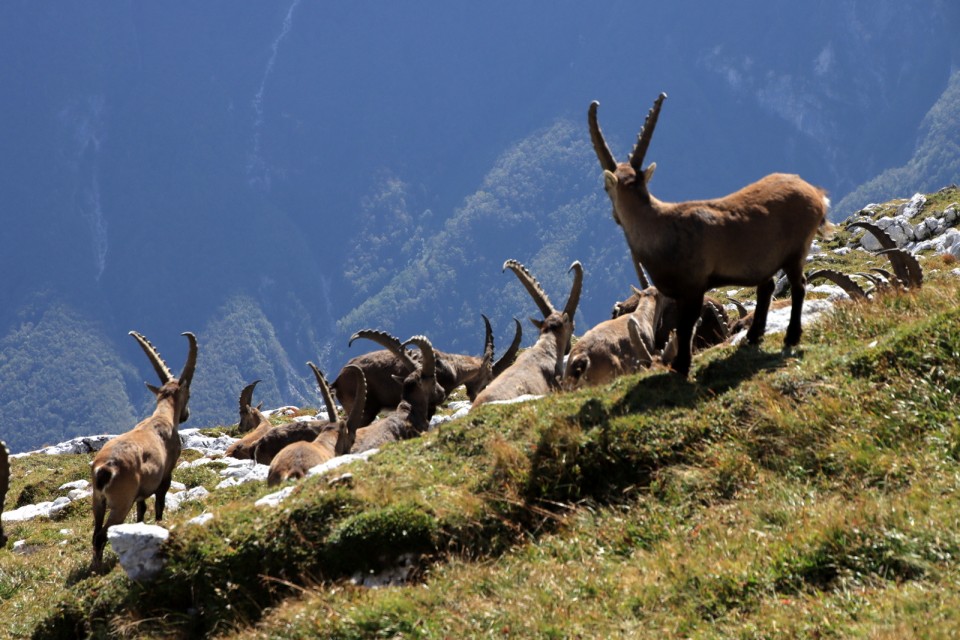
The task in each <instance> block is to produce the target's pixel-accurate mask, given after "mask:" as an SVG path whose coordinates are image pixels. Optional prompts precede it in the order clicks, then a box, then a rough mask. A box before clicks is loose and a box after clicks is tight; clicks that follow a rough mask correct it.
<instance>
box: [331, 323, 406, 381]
mask: <svg viewBox="0 0 960 640" xmlns="http://www.w3.org/2000/svg"><path fill="white" fill-rule="evenodd" d="M360 338H366V339H367V340H371V341H373V342H376V343H377V344H379V345H380V346H381V347H385V348H386V349H387V350H388V351H390V353H392V354H393V355H395V356H397V357H398V358H400V360H402V361H403V364H404V365H405V366H406V367H407V370H408V371H413V370H414V369H416V368H417V363H416V362H414V361H413V358H411V357H410V354H409V353H407V350H406V349H404V348H403V345H402V344H400V339H399V338H396V337H394V336H392V335H390V334H389V333H387V332H386V331H377V330H376V329H361V330H360V331H357V332H356V333H355V334H353V335H352V336H350V342H348V343H347V346H348V347H349V346H351V345H353V341H354V340H358V339H360Z"/></svg>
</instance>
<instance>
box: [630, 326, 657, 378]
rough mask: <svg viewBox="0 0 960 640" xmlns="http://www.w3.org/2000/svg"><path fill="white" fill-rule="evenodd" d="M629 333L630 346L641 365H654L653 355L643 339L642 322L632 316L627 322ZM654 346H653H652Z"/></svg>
mask: <svg viewBox="0 0 960 640" xmlns="http://www.w3.org/2000/svg"><path fill="white" fill-rule="evenodd" d="M627 331H628V332H629V333H630V345H631V346H632V347H633V353H634V355H635V356H636V357H637V360H638V361H639V362H640V364H642V365H645V366H648V367H649V366H650V364H651V363H653V355H652V354H651V353H650V351H651V349H650V346H648V345H647V340H645V339H644V337H643V329H642V328H641V327H640V321H639V320H637V317H636V316H630V319H629V320H627ZM651 346H652V345H651Z"/></svg>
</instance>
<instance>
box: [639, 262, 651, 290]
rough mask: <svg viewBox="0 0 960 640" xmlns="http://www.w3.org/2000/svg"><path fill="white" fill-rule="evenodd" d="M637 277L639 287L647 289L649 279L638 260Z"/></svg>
mask: <svg viewBox="0 0 960 640" xmlns="http://www.w3.org/2000/svg"><path fill="white" fill-rule="evenodd" d="M637 278H639V279H640V288H641V289H649V288H650V281H649V280H647V274H646V272H645V271H644V270H643V265H642V264H640V263H639V262H638V263H637Z"/></svg>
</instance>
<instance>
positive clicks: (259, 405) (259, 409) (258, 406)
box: [257, 400, 263, 411]
mask: <svg viewBox="0 0 960 640" xmlns="http://www.w3.org/2000/svg"><path fill="white" fill-rule="evenodd" d="M262 410H263V400H261V401H260V404H258V405H257V411H262Z"/></svg>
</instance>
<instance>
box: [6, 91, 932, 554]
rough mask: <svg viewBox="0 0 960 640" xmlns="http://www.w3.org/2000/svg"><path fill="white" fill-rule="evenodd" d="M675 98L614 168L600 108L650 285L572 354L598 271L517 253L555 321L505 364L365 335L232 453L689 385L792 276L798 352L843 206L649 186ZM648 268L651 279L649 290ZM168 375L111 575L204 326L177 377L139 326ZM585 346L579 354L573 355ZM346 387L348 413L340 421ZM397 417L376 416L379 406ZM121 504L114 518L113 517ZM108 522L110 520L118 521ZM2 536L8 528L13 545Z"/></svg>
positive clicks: (421, 340)
mask: <svg viewBox="0 0 960 640" xmlns="http://www.w3.org/2000/svg"><path fill="white" fill-rule="evenodd" d="M665 98H666V95H665V94H660V96H659V97H658V98H657V99H656V101H655V102H654V105H653V108H652V109H651V110H650V112H649V113H648V115H647V118H646V121H645V122H644V125H643V127H642V129H641V130H640V134H639V136H638V139H637V142H636V145H635V146H634V148H633V150H632V152H631V153H630V156H629V157H628V160H627V161H626V162H620V163H618V162H616V161H615V160H614V156H613V154H612V153H611V151H610V149H609V147H608V146H607V143H606V141H605V140H604V137H603V133H602V132H601V130H600V126H599V124H598V123H597V107H598V103H597V102H593V103H592V104H591V105H590V107H589V109H588V114H587V116H588V127H589V133H590V139H591V141H592V144H593V149H594V151H595V153H596V155H597V158H598V160H599V162H600V167H601V169H602V171H603V177H604V188H605V190H606V192H607V195H608V196H609V197H610V201H611V203H612V205H613V219H614V221H615V222H616V223H617V224H618V225H619V226H620V227H621V228H622V229H623V233H624V236H625V237H626V240H627V245H628V247H629V260H630V263H631V264H632V265H633V268H634V269H636V272H637V275H638V277H639V279H640V283H641V285H642V289H634V292H633V295H631V296H630V297H629V298H627V299H626V300H624V301H622V302H618V303H617V304H616V305H615V306H614V313H613V318H611V319H610V320H607V321H605V322H601V323H600V324H598V325H597V326H595V327H593V328H592V329H590V330H589V331H587V332H586V333H584V334H583V336H582V337H580V338H579V340H577V341H576V343H575V345H573V346H572V342H573V337H574V316H575V315H576V311H577V307H578V304H579V301H580V297H581V295H580V294H581V291H582V288H583V279H584V270H583V267H582V266H581V264H580V263H579V262H574V263H573V264H572V265H571V266H570V269H569V271H570V272H572V273H573V283H572V285H571V289H570V293H569V294H568V296H567V300H566V303H565V304H564V306H563V308H562V309H558V308H556V307H554V306H553V304H552V303H551V302H550V299H549V298H548V296H547V294H546V292H545V291H544V290H543V287H542V286H541V285H540V283H539V282H538V281H537V279H536V278H535V277H534V276H533V275H532V274H531V273H530V271H529V270H528V269H527V268H526V267H525V266H524V265H523V264H521V263H520V262H518V261H517V260H512V259H511V260H507V261H506V262H505V263H504V265H503V271H506V270H508V269H509V270H510V271H512V272H513V273H514V275H515V276H516V277H517V279H518V280H519V282H520V284H521V285H522V286H523V287H524V288H525V289H526V291H527V292H528V293H529V295H530V297H531V298H532V300H533V301H534V303H535V304H536V306H537V308H538V309H539V310H540V312H541V314H542V318H539V319H533V318H532V319H531V322H532V323H533V325H534V326H535V327H536V329H537V332H538V335H537V339H536V342H535V344H534V345H533V346H531V347H530V348H528V349H526V350H524V351H523V352H520V350H519V346H520V340H521V335H522V334H521V326H520V323H519V322H518V321H516V320H514V322H515V324H516V329H515V337H514V339H513V341H512V343H511V345H510V347H509V348H508V349H507V350H506V352H505V353H504V354H503V355H502V356H501V358H500V359H495V354H494V340H493V331H492V329H491V326H490V321H489V320H488V319H487V317H486V316H483V322H484V328H485V334H484V343H483V351H482V353H481V354H480V355H479V356H468V355H460V354H452V353H446V352H443V351H440V350H438V349H435V348H434V346H433V345H432V344H431V342H430V340H428V339H427V338H426V337H425V336H422V335H415V336H413V337H411V338H409V339H408V340H406V341H403V342H401V341H400V340H399V339H397V338H395V337H393V336H391V335H389V334H388V333H386V332H383V331H380V330H375V329H363V330H361V331H358V332H356V333H355V334H354V335H353V336H352V337H351V339H350V345H352V344H353V343H354V341H356V340H358V339H366V340H369V341H372V342H375V343H376V344H378V345H380V346H381V347H383V348H382V349H381V350H379V351H373V352H370V353H366V354H362V355H359V356H356V357H354V358H353V359H351V360H350V361H349V362H347V363H346V364H345V365H344V366H343V367H342V368H341V369H340V371H339V373H338V374H337V376H336V378H335V379H334V381H333V382H332V383H331V384H329V385H328V384H327V381H326V379H325V377H324V375H323V373H322V372H321V371H320V369H319V368H317V366H316V365H314V364H313V363H307V364H308V366H309V367H310V369H311V371H312V372H313V374H314V377H315V379H316V382H317V385H318V387H319V389H320V394H321V397H322V398H323V401H324V405H325V408H326V413H327V419H325V420H320V419H314V420H307V421H294V422H290V423H287V424H281V425H274V424H273V423H271V421H270V419H269V418H268V417H267V416H265V415H264V413H262V412H261V407H262V403H261V404H260V405H256V406H254V404H253V393H254V389H255V387H256V385H257V383H258V382H259V380H257V381H254V382H252V383H250V384H249V385H247V386H246V387H245V388H244V389H243V390H242V392H241V393H240V401H239V412H240V419H239V422H238V425H237V432H238V433H239V434H241V437H240V439H239V440H237V441H236V442H235V443H234V444H233V445H232V446H231V447H230V448H228V449H227V451H226V455H227V456H231V457H235V458H245V459H253V460H256V461H257V462H259V463H261V464H268V465H270V468H269V474H268V483H269V484H271V485H274V484H278V483H280V482H283V481H286V480H291V479H297V478H302V477H304V476H305V475H306V474H307V472H308V471H309V470H310V469H311V468H313V467H315V466H317V465H319V464H321V463H323V462H326V461H328V460H330V459H332V458H334V457H336V456H339V455H342V454H346V453H360V452H363V451H368V450H370V449H373V448H377V447H380V446H382V445H384V444H386V443H389V442H394V441H398V440H404V439H407V438H412V437H416V436H418V435H420V434H422V433H424V432H425V431H426V430H427V429H428V428H429V424H430V418H431V417H432V416H433V414H434V412H435V411H436V409H437V407H438V406H439V405H440V404H441V403H443V402H444V401H445V400H446V399H447V398H448V397H449V395H450V394H451V392H452V391H453V390H454V389H456V388H458V387H460V386H463V387H464V388H465V390H466V395H467V397H468V398H469V399H470V401H471V402H472V407H473V408H476V407H479V406H482V405H484V404H488V403H491V402H501V401H507V400H511V399H515V398H518V397H520V396H523V395H528V394H529V395H544V394H547V393H551V392H554V391H558V390H565V391H569V390H573V389H578V388H582V387H587V386H593V385H599V384H604V383H607V382H610V381H612V380H613V379H615V378H617V377H618V376H622V375H625V374H629V373H633V372H636V371H638V370H640V369H643V368H649V367H669V368H671V369H672V370H673V371H675V372H676V373H677V374H679V375H680V376H682V377H686V376H687V375H688V374H689V372H690V367H691V358H692V352H693V351H694V350H700V349H705V348H708V347H710V346H712V345H715V344H718V343H723V342H725V341H727V340H728V339H729V338H730V336H731V335H732V333H733V332H735V331H737V330H739V329H740V328H746V329H747V333H746V340H747V342H748V343H750V344H757V343H759V342H760V341H761V340H762V339H763V334H764V330H765V325H766V319H767V313H768V311H769V309H770V305H771V297H772V294H773V292H774V287H775V283H774V276H775V274H776V273H777V272H778V271H782V272H783V273H784V274H785V277H786V279H787V280H788V281H789V284H790V296H791V302H790V303H791V305H792V306H791V312H790V323H789V326H788V327H787V331H786V336H785V338H784V347H785V348H786V349H789V348H792V347H794V346H795V345H797V344H798V343H799V341H800V336H801V333H802V328H801V324H800V320H801V307H802V305H803V301H804V296H805V282H806V279H807V278H805V277H804V273H803V266H804V263H805V260H806V257H807V253H808V251H809V249H810V245H811V243H812V241H813V239H814V238H815V237H816V236H818V235H821V236H823V235H826V234H828V233H829V232H830V231H831V228H832V226H833V225H831V224H830V223H829V222H828V221H827V217H826V216H827V208H828V205H829V202H828V200H827V198H826V195H825V193H824V191H823V190H822V189H819V188H817V187H814V186H812V185H810V184H808V183H807V182H805V181H803V180H801V179H800V178H799V177H797V176H795V175H786V174H772V175H769V176H766V177H765V178H762V179H760V180H759V181H757V182H755V183H753V184H750V185H748V186H746V187H744V188H743V189H740V190H739V191H737V192H735V193H733V194H730V195H728V196H725V197H722V198H717V199H714V200H697V201H690V202H677V203H668V202H661V201H660V200H657V199H656V198H655V197H654V196H653V195H652V194H651V193H650V191H649V184H650V180H651V178H652V176H653V172H654V169H655V166H656V165H655V164H650V165H648V166H646V167H644V157H645V155H646V152H647V148H648V147H649V145H650V141H651V138H652V136H653V131H654V128H655V126H656V123H657V119H658V117H659V114H660V109H661V106H662V104H663V100H664V99H665ZM859 224H860V226H861V227H862V228H864V229H865V230H866V231H868V232H870V233H873V234H874V235H876V236H877V238H878V240H879V241H880V242H881V244H882V245H883V246H884V248H885V249H884V251H883V252H882V253H884V254H885V255H888V257H889V258H890V260H891V263H892V265H893V269H894V271H895V274H896V275H893V274H890V273H889V272H886V271H885V270H882V269H875V270H874V271H873V272H872V273H863V274H857V275H858V276H861V277H863V278H864V279H865V280H868V281H869V282H871V283H872V284H873V285H874V289H875V290H879V289H881V288H882V287H887V286H893V283H895V282H896V283H900V284H901V285H902V286H905V287H910V286H919V284H920V282H921V280H922V275H921V274H920V270H919V269H920V268H919V264H917V263H916V260H915V259H914V258H913V257H912V256H910V255H909V254H905V253H904V252H901V251H899V250H897V249H896V248H895V247H891V246H888V245H887V244H885V243H888V242H891V241H889V238H884V237H882V232H880V231H879V230H878V229H876V228H875V227H872V226H871V225H870V224H869V223H859ZM647 274H649V278H650V282H649V283H648V281H647ZM808 277H809V278H811V279H812V278H815V277H816V278H820V277H823V278H828V279H830V280H832V281H834V282H836V283H838V284H840V286H842V287H844V289H846V290H847V291H848V292H849V293H850V295H851V297H858V298H864V297H867V295H868V292H867V291H866V290H864V289H863V288H861V287H860V286H859V285H857V284H856V283H855V282H854V281H853V280H852V279H851V278H850V277H849V276H845V275H844V274H840V273H838V272H835V271H831V270H820V271H816V272H813V273H811V274H810V276H808ZM729 285H742V286H755V287H756V288H757V294H756V296H757V303H756V307H755V309H754V311H753V312H752V313H749V314H748V313H747V311H746V309H745V308H743V306H742V305H740V304H739V303H736V302H735V305H736V307H737V309H738V313H737V317H736V318H728V316H727V313H726V311H725V309H724V304H723V303H721V302H720V301H719V300H716V299H714V298H710V297H706V293H707V292H708V291H709V290H711V289H714V288H716V287H719V286H729ZM130 335H132V336H133V337H134V339H135V340H136V341H137V343H138V344H139V345H140V347H141V348H142V349H143V351H144V353H145V354H146V355H147V358H148V360H149V361H150V363H151V365H152V366H153V368H154V370H155V371H156V373H157V375H158V376H159V378H160V386H159V387H157V386H153V385H149V384H148V385H147V386H148V388H149V389H150V390H151V391H152V392H153V394H154V395H155V397H156V408H155V410H154V412H153V414H152V415H151V416H149V417H147V418H146V419H144V420H143V421H141V422H140V423H138V424H137V425H136V426H135V427H134V428H133V429H132V430H130V431H128V432H126V433H124V434H122V435H120V436H117V437H116V438H114V439H112V440H110V441H109V442H108V443H107V444H106V445H105V446H104V447H103V449H102V450H101V451H100V452H99V453H97V454H96V456H95V457H94V459H93V462H92V463H91V474H92V484H93V497H92V503H93V517H94V531H93V561H92V563H91V568H92V570H93V571H101V570H102V565H103V550H104V545H105V543H106V540H107V528H108V527H110V526H111V525H114V524H118V523H121V522H123V521H124V520H125V519H126V517H127V515H128V513H129V512H130V510H131V508H132V507H133V505H134V504H136V506H137V515H136V517H137V520H138V521H143V519H144V515H145V512H146V499H147V498H148V497H149V496H154V499H155V515H156V519H157V520H160V519H161V518H162V517H163V509H164V502H165V496H166V493H167V490H168V489H169V487H170V483H171V480H172V472H173V469H174V466H175V465H176V463H177V460H178V458H179V456H180V447H181V444H180V437H179V434H178V426H179V424H180V423H182V422H184V421H185V420H186V419H187V418H188V416H189V409H188V407H187V405H188V402H189V399H190V385H191V382H192V379H193V374H194V370H195V368H196V363H197V340H196V338H195V337H194V335H193V334H191V333H184V334H183V335H184V336H186V338H187V339H188V341H189V350H188V354H187V358H186V364H185V365H184V367H183V370H182V372H181V374H180V376H179V377H174V375H173V374H172V372H171V371H170V369H169V368H168V367H167V365H166V364H165V363H164V362H163V360H162V359H161V358H160V355H159V353H158V352H157V350H156V349H155V348H154V347H153V345H151V344H150V342H149V341H148V340H147V339H146V338H144V337H143V336H142V335H140V334H139V333H136V332H131V333H130ZM571 347H572V348H571ZM334 394H335V395H336V398H337V400H339V402H340V404H341V405H342V408H343V412H344V417H339V415H338V411H337V406H336V404H335V401H334ZM384 411H386V412H387V413H386V414H385V415H384V416H383V417H381V418H379V419H378V415H379V414H381V412H384ZM8 475H9V463H8V461H7V455H6V449H5V448H4V447H2V446H0V505H2V500H3V498H4V496H5V493H6V490H7V486H8V482H7V477H8ZM108 509H109V517H106V514H107V510H108ZM105 517H106V521H105ZM2 538H3V531H2V529H0V539H2Z"/></svg>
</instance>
